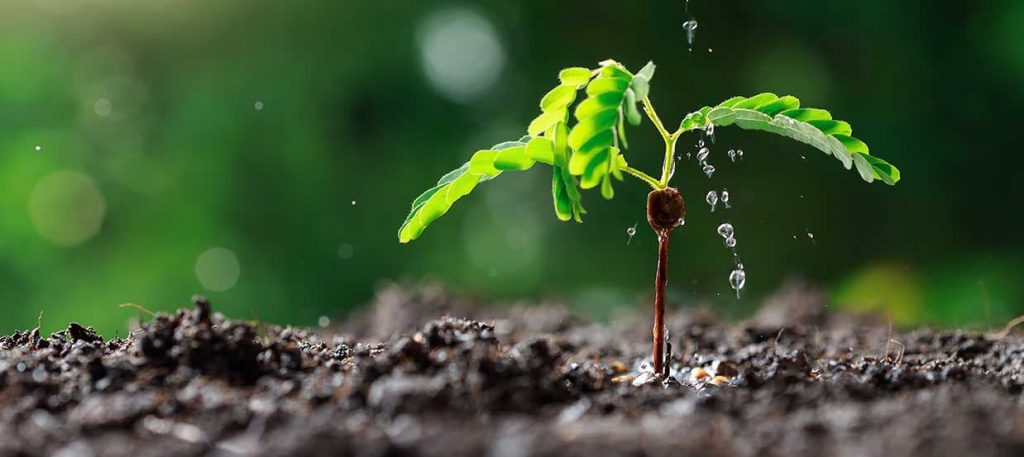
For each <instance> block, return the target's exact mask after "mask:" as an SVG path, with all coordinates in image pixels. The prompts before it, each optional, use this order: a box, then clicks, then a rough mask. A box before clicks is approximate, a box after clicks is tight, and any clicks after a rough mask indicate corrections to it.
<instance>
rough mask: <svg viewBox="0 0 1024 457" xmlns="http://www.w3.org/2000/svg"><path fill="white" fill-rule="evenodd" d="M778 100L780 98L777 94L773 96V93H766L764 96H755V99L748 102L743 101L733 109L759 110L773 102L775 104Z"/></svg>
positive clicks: (751, 98) (749, 99)
mask: <svg viewBox="0 0 1024 457" xmlns="http://www.w3.org/2000/svg"><path fill="white" fill-rule="evenodd" d="M778 99H779V97H778V96H776V95H775V94H773V93H771V92H765V93H763V94H757V95H755V96H753V97H750V98H748V99H746V100H743V101H741V102H739V103H737V104H735V105H733V106H732V107H733V108H742V109H757V108H758V107H760V106H763V105H767V104H769V103H771V102H774V101H775V100H778Z"/></svg>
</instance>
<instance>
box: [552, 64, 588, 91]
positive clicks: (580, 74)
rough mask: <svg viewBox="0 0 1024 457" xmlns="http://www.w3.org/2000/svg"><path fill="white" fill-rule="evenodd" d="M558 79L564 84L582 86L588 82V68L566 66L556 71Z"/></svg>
mask: <svg viewBox="0 0 1024 457" xmlns="http://www.w3.org/2000/svg"><path fill="white" fill-rule="evenodd" d="M558 79H559V81H561V82H562V85H564V86H572V87H575V88H579V87H583V86H584V85H585V84H587V83H588V82H590V69H589V68H582V67H572V68H566V69H564V70H562V71H560V72H558Z"/></svg>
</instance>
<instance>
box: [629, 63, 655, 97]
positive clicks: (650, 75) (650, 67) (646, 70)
mask: <svg viewBox="0 0 1024 457" xmlns="http://www.w3.org/2000/svg"><path fill="white" fill-rule="evenodd" d="M654 67H655V65H654V62H650V61H648V62H647V65H644V67H643V68H641V69H640V71H638V72H636V76H634V78H636V77H640V78H644V79H645V80H647V81H648V82H650V81H651V80H652V79H654ZM640 98H643V97H640Z"/></svg>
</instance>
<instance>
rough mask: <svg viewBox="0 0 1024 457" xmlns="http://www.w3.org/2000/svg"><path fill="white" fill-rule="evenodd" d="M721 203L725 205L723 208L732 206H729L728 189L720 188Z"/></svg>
mask: <svg viewBox="0 0 1024 457" xmlns="http://www.w3.org/2000/svg"><path fill="white" fill-rule="evenodd" d="M722 204H723V205H725V209H729V208H732V206H729V189H724V188H723V189H722Z"/></svg>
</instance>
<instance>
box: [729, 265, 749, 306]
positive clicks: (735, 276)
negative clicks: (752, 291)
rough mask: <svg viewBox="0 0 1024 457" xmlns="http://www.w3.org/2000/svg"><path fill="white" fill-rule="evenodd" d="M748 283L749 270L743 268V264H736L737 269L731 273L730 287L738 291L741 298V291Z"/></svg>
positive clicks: (737, 293) (737, 294) (737, 296)
mask: <svg viewBox="0 0 1024 457" xmlns="http://www.w3.org/2000/svg"><path fill="white" fill-rule="evenodd" d="M746 285H747V272H746V271H744V270H743V264H742V263H741V264H739V265H736V269H735V270H732V272H731V273H729V287H732V290H735V291H736V298H737V299H738V298H740V291H741V290H743V286H746Z"/></svg>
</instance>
